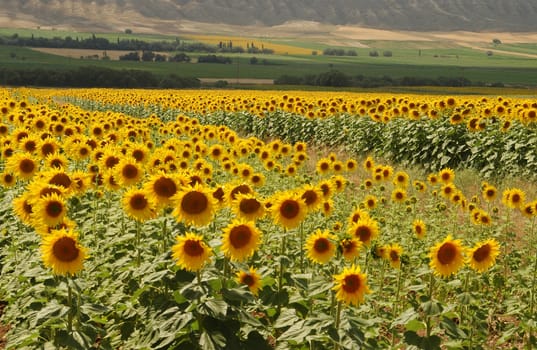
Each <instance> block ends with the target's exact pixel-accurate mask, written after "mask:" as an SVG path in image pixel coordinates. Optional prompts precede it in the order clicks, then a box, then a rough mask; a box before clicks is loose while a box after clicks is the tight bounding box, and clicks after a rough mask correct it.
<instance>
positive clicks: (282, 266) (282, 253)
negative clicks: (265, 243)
mask: <svg viewBox="0 0 537 350" xmlns="http://www.w3.org/2000/svg"><path fill="white" fill-rule="evenodd" d="M285 238H286V232H284V235H283V237H282V245H281V248H280V272H279V275H278V314H280V310H281V307H282V305H281V301H280V300H281V293H282V290H283V273H284V264H283V257H284V254H285V243H286V239H285Z"/></svg>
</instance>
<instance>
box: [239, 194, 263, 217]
mask: <svg viewBox="0 0 537 350" xmlns="http://www.w3.org/2000/svg"><path fill="white" fill-rule="evenodd" d="M260 207H261V203H259V202H258V201H257V199H255V198H247V199H243V200H241V202H240V204H239V209H240V211H241V212H243V213H245V214H251V213H255V212H256V211H258V210H259V208H260Z"/></svg>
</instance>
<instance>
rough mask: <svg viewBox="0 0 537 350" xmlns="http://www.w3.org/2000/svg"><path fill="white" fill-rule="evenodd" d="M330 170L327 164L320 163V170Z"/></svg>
mask: <svg viewBox="0 0 537 350" xmlns="http://www.w3.org/2000/svg"><path fill="white" fill-rule="evenodd" d="M329 168H330V165H329V164H328V163H321V170H323V171H326V170H328V169H329Z"/></svg>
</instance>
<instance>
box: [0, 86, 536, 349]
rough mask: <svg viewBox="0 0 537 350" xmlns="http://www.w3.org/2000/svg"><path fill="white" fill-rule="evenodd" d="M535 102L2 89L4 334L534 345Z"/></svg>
mask: <svg viewBox="0 0 537 350" xmlns="http://www.w3.org/2000/svg"><path fill="white" fill-rule="evenodd" d="M536 122H537V102H536V101H535V100H534V99H532V98H524V97H510V96H507V97H504V96H456V97H453V96H439V95H403V94H381V93H374V94H373V93H371V94H370V93H365V94H362V93H360V94H359V93H349V92H302V91H287V92H279V91H267V92H263V91H237V90H215V91H212V90H207V91H205V90H195V91H194V90H184V91H170V90H150V91H147V90H107V89H83V90H82V89H80V90H76V89H73V90H52V89H7V88H4V89H1V90H0V201H1V203H2V205H1V206H0V348H5V349H26V348H27V349H35V348H39V349H252V348H255V349H260V350H262V349H512V348H527V349H532V348H533V346H537V338H536V330H535V328H536V327H537V325H536V324H535V321H536V318H535V309H536V307H537V305H536V302H537V300H536V297H535V293H536V291H537V284H536V282H537V254H536V252H535V244H536V243H537V242H536V241H537V233H536V232H535V231H536V229H535V218H536V216H537V186H536V185H535V179H536V173H537V172H536V171H537V159H536V154H537V133H536V130H537V129H536V125H537V124H536Z"/></svg>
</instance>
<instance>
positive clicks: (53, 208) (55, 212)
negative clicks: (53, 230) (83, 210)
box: [46, 201, 63, 218]
mask: <svg viewBox="0 0 537 350" xmlns="http://www.w3.org/2000/svg"><path fill="white" fill-rule="evenodd" d="M62 211H63V205H62V204H61V203H60V202H57V201H52V202H50V203H48V204H47V207H46V212H47V215H48V216H50V217H53V218H56V217H58V216H60V214H61V213H62Z"/></svg>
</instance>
